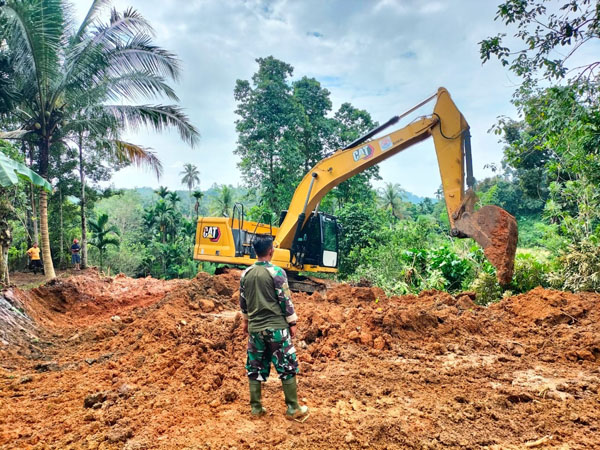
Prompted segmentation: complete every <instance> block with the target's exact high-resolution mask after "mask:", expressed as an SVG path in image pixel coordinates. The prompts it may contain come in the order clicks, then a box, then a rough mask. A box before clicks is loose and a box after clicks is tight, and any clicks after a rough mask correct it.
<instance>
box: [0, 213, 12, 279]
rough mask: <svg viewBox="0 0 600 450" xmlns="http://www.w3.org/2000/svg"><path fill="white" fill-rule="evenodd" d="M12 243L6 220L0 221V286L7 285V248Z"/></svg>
mask: <svg viewBox="0 0 600 450" xmlns="http://www.w3.org/2000/svg"><path fill="white" fill-rule="evenodd" d="M11 241H12V235H11V233H10V227H9V226H8V221H7V220H0V284H6V285H8V284H9V283H10V277H9V274H8V248H9V247H10V243H11Z"/></svg>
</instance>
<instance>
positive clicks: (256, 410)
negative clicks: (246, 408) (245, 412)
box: [248, 380, 267, 416]
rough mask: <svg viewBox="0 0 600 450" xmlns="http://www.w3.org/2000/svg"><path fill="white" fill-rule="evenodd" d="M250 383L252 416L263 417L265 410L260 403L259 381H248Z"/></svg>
mask: <svg viewBox="0 0 600 450" xmlns="http://www.w3.org/2000/svg"><path fill="white" fill-rule="evenodd" d="M248 381H249V382H250V407H251V408H252V410H251V414H252V415H253V416H264V415H265V414H266V413H267V410H266V409H265V408H263V406H262V404H261V403H260V396H261V392H260V391H261V385H260V381H256V380H248Z"/></svg>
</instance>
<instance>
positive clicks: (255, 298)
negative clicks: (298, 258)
mask: <svg viewBox="0 0 600 450" xmlns="http://www.w3.org/2000/svg"><path fill="white" fill-rule="evenodd" d="M253 246H254V250H255V251H256V256H257V259H258V261H257V262H256V263H254V265H252V266H250V267H248V268H247V269H246V270H245V271H244V273H243V274H242V278H241V280H240V308H241V310H242V315H243V317H244V331H245V332H246V333H248V355H247V359H246V370H247V371H248V379H249V383H250V406H251V408H252V410H251V412H252V415H255V416H261V415H263V414H265V413H266V410H265V409H264V408H263V406H262V404H261V382H265V381H267V378H268V377H269V373H270V370H271V363H273V365H274V366H275V370H277V373H278V374H279V378H280V379H281V383H282V387H283V392H284V395H285V403H286V405H287V411H286V415H287V417H288V418H293V419H299V418H301V417H304V416H306V415H307V414H308V407H306V406H301V405H299V404H298V394H297V388H296V374H297V373H298V361H297V360H296V349H295V348H294V345H293V344H292V338H293V337H294V335H295V334H296V320H297V319H298V318H297V316H296V313H295V312H294V305H293V303H292V298H291V294H290V290H289V287H288V283H287V277H286V275H285V272H284V271H283V269H281V268H280V267H277V266H274V265H273V264H271V263H270V261H271V258H272V257H273V251H274V249H273V238H272V237H271V236H257V237H256V239H255V240H254V243H253Z"/></svg>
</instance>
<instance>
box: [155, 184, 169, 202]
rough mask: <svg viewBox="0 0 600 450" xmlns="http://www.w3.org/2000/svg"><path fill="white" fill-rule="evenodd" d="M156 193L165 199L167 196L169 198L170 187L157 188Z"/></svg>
mask: <svg viewBox="0 0 600 450" xmlns="http://www.w3.org/2000/svg"><path fill="white" fill-rule="evenodd" d="M154 193H155V194H156V195H158V196H159V197H160V198H162V199H163V200H164V199H165V198H167V195H169V188H167V187H165V186H161V187H159V188H158V189H157V190H155V191H154Z"/></svg>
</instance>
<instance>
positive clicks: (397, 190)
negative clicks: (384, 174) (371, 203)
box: [377, 183, 406, 219]
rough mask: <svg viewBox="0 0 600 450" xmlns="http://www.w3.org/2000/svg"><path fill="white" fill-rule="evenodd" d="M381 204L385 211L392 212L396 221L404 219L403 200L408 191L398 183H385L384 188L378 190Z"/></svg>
mask: <svg viewBox="0 0 600 450" xmlns="http://www.w3.org/2000/svg"><path fill="white" fill-rule="evenodd" d="M377 195H378V200H379V204H380V206H381V207H382V208H383V209H387V210H390V212H391V213H392V216H394V217H395V218H396V219H402V218H404V208H403V206H402V200H403V198H404V196H405V195H406V191H405V190H404V189H402V187H401V186H400V185H399V184H397V183H385V186H384V187H383V188H379V189H378V190H377Z"/></svg>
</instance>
